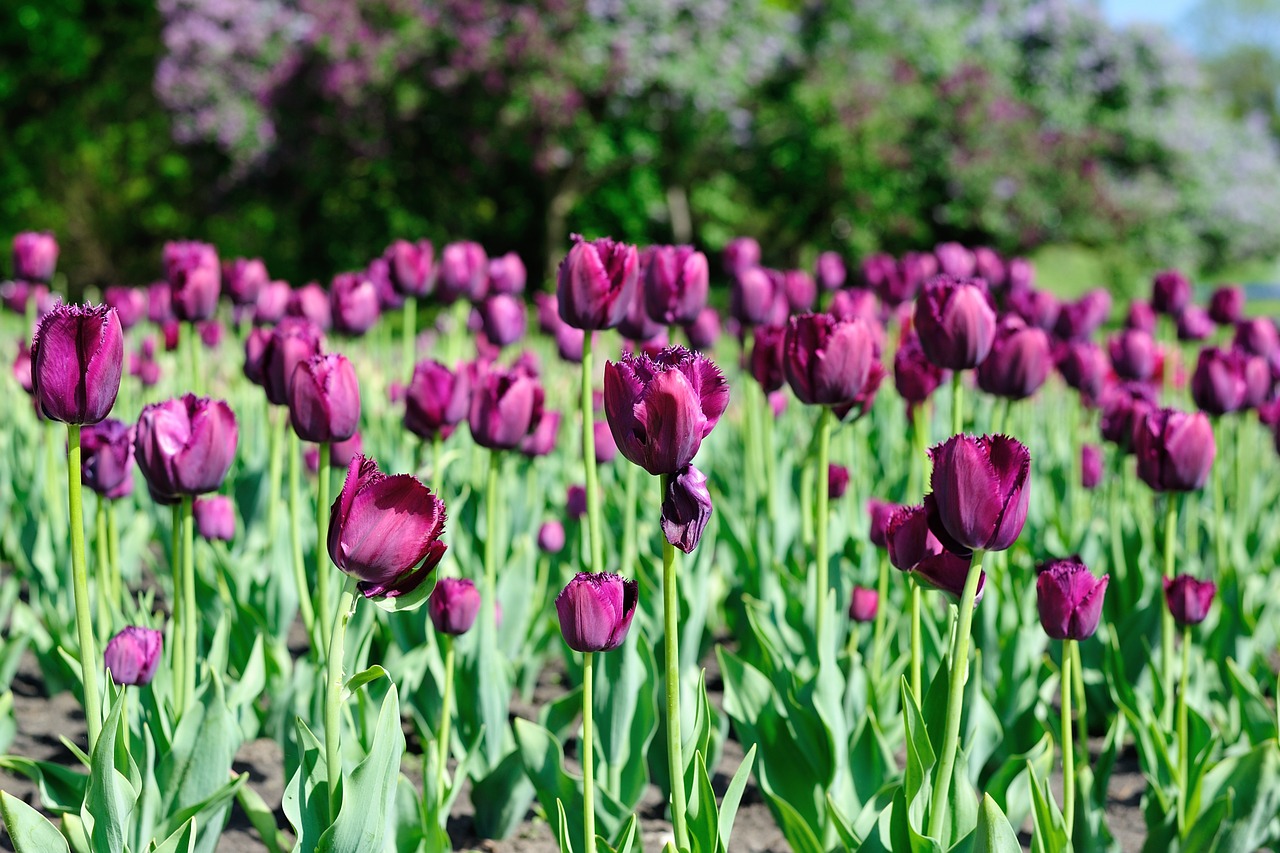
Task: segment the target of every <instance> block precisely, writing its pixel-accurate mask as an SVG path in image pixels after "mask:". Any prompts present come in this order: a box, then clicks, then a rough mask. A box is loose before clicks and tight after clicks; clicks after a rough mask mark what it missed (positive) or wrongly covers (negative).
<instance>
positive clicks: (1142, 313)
mask: <svg viewBox="0 0 1280 853" xmlns="http://www.w3.org/2000/svg"><path fill="white" fill-rule="evenodd" d="M1124 327H1125V328H1126V329H1137V330H1139V331H1142V332H1149V333H1151V334H1155V331H1156V312H1155V309H1153V308H1152V307H1151V303H1150V302H1143V301H1142V300H1141V299H1135V300H1133V301H1132V302H1130V303H1129V313H1128V314H1126V315H1125V318H1124Z"/></svg>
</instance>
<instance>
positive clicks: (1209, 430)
mask: <svg viewBox="0 0 1280 853" xmlns="http://www.w3.org/2000/svg"><path fill="white" fill-rule="evenodd" d="M1134 433H1135V437H1136V446H1135V451H1136V454H1137V457H1138V477H1140V478H1141V479H1142V482H1144V483H1146V484H1147V485H1148V486H1150V487H1151V488H1152V489H1154V490H1155V491H1157V492H1192V491H1196V490H1197V489H1202V488H1204V484H1205V483H1206V482H1207V481H1208V479H1209V472H1210V470H1212V468H1213V457H1214V455H1215V453H1216V451H1217V448H1216V446H1215V444H1214V441H1213V425H1212V424H1210V423H1209V419H1208V418H1207V417H1206V416H1205V414H1204V413H1203V412H1192V413H1187V412H1179V411H1177V410H1176V409H1157V410H1155V411H1152V412H1149V413H1148V414H1147V416H1146V417H1145V418H1144V419H1143V421H1142V423H1141V424H1139V425H1137V426H1136V427H1135V428H1134Z"/></svg>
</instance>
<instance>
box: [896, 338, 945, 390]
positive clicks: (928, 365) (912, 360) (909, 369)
mask: <svg viewBox="0 0 1280 853" xmlns="http://www.w3.org/2000/svg"><path fill="white" fill-rule="evenodd" d="M947 376H948V372H947V371H945V370H943V369H942V368H941V367H938V366H937V365H935V364H934V363H933V362H931V361H929V359H927V358H925V354H924V349H923V348H922V347H921V346H920V339H919V337H917V336H916V333H915V332H914V331H913V332H910V333H908V334H907V335H906V336H905V337H904V338H903V339H902V343H901V345H899V347H898V351H897V352H895V353H894V354H893V385H894V387H895V388H897V389H898V395H899V396H900V397H902V399H903V400H905V401H906V402H907V404H908V405H911V406H915V405H919V404H920V403H923V402H924V401H925V400H927V399H929V397H930V396H931V395H932V394H933V392H934V391H936V390H937V388H938V386H939V385H940V384H941V383H942V382H943V381H944V380H945V379H946V377H947Z"/></svg>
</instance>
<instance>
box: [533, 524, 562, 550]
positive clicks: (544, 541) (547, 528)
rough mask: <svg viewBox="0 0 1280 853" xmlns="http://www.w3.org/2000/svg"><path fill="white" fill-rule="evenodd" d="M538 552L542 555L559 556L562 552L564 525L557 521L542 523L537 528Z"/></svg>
mask: <svg viewBox="0 0 1280 853" xmlns="http://www.w3.org/2000/svg"><path fill="white" fill-rule="evenodd" d="M538 550H539V551H541V552H542V553H544V554H559V553H560V552H561V551H563V550H564V525H563V524H561V523H560V522H558V521H555V520H552V521H544V522H543V523H542V526H541V527H539V528H538Z"/></svg>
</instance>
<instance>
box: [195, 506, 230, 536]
mask: <svg viewBox="0 0 1280 853" xmlns="http://www.w3.org/2000/svg"><path fill="white" fill-rule="evenodd" d="M193 509H194V511H195V517H196V530H198V531H199V533H200V536H201V537H202V538H204V539H207V540H209V541H211V542H212V541H213V540H215V539H217V540H221V541H223V542H230V541H231V540H232V539H235V538H236V508H235V505H234V504H232V503H231V498H229V497H227V496H226V495H209V496H208V497H202V498H196V500H195V504H194V506H193Z"/></svg>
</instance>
